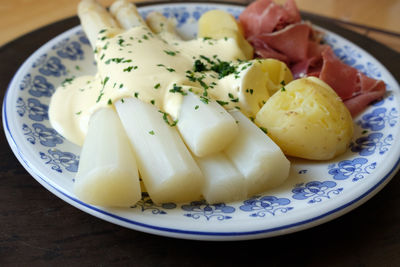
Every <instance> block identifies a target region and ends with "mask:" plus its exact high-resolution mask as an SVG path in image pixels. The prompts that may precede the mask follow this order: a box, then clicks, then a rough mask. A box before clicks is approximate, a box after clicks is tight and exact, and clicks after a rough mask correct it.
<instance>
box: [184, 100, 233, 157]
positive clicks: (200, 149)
mask: <svg viewBox="0 0 400 267" xmlns="http://www.w3.org/2000/svg"><path fill="white" fill-rule="evenodd" d="M178 119H179V121H178V124H177V126H178V129H179V132H180V133H181V135H182V138H183V139H184V141H185V143H186V145H187V146H188V147H189V149H190V150H191V151H192V152H193V153H194V154H195V155H196V156H198V157H203V156H206V155H210V154H212V153H216V152H219V151H222V150H223V149H224V148H225V147H226V146H228V145H229V143H231V142H232V140H233V139H234V138H235V137H236V135H237V133H238V127H237V125H236V122H235V120H234V119H233V118H232V116H231V115H230V114H229V113H228V112H227V111H226V110H225V109H224V108H223V107H222V106H221V105H220V104H218V103H217V102H215V101H214V100H208V99H205V98H200V97H199V96H197V95H195V94H193V93H191V92H187V95H185V96H184V97H183V100H182V105H181V107H180V111H179V115H178Z"/></svg>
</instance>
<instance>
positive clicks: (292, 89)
mask: <svg viewBox="0 0 400 267" xmlns="http://www.w3.org/2000/svg"><path fill="white" fill-rule="evenodd" d="M283 88H284V89H281V90H280V91H277V92H276V93H275V94H274V95H273V96H272V97H270V98H269V99H268V101H267V103H266V104H265V105H264V106H263V107H262V108H261V110H260V111H259V112H258V113H257V116H256V123H257V124H258V125H259V126H261V127H263V128H265V129H266V130H267V132H268V135H269V136H270V137H271V138H272V139H273V140H274V141H275V143H277V144H278V145H279V147H280V148H281V149H282V150H283V152H284V153H285V154H286V155H290V156H295V157H300V158H305V159H313V160H328V159H332V158H334V157H335V156H337V155H339V154H341V153H343V152H345V151H346V149H347V147H348V145H349V143H350V140H351V138H352V136H353V131H354V129H353V121H352V118H351V115H350V112H349V111H348V110H347V108H346V107H345V105H344V104H343V102H342V101H341V100H340V98H339V97H338V95H337V94H336V93H335V91H333V89H332V88H331V87H330V86H329V85H327V84H326V83H324V82H323V81H321V80H320V79H318V78H315V77H308V78H302V79H298V80H294V81H292V82H290V83H289V84H288V85H286V86H284V87H283Z"/></svg>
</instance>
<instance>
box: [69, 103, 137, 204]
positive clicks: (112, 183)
mask: <svg viewBox="0 0 400 267" xmlns="http://www.w3.org/2000/svg"><path fill="white" fill-rule="evenodd" d="M128 143H129V140H128V137H127V136H126V134H125V131H124V129H123V128H122V125H121V122H120V120H119V118H118V116H117V114H116V112H115V111H114V110H113V109H110V108H103V109H100V110H98V111H97V112H95V113H94V114H93V115H92V117H91V118H90V125H89V130H88V134H87V138H86V139H85V143H84V145H83V147H82V151H81V154H80V161H79V170H78V173H77V174H76V177H75V184H74V188H75V194H76V195H77V197H78V198H79V199H81V200H83V201H85V202H88V203H95V204H97V205H105V206H117V207H128V206H129V205H131V204H132V203H136V202H137V201H138V200H140V198H141V196H142V195H141V190H140V184H139V173H138V168H137V166H136V158H135V155H134V153H133V150H132V148H131V147H130V146H129V145H127V144H128Z"/></svg>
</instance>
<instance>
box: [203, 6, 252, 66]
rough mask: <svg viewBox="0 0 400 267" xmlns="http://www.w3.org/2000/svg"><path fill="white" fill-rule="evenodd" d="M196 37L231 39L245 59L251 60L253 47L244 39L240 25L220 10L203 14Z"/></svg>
mask: <svg viewBox="0 0 400 267" xmlns="http://www.w3.org/2000/svg"><path fill="white" fill-rule="evenodd" d="M197 36H198V37H210V38H213V39H222V38H233V39H234V40H235V41H236V42H237V44H238V46H239V47H240V48H241V50H242V51H243V54H244V55H245V56H246V58H247V59H251V58H253V53H254V50H253V47H252V46H251V45H250V43H249V42H248V41H247V40H246V39H245V38H244V32H243V28H242V27H241V25H240V24H239V23H238V22H237V21H236V19H235V18H234V17H233V16H232V15H231V14H229V13H227V12H225V11H222V10H210V11H208V12H206V13H204V14H203V15H202V16H201V17H200V19H199V22H198V33H197Z"/></svg>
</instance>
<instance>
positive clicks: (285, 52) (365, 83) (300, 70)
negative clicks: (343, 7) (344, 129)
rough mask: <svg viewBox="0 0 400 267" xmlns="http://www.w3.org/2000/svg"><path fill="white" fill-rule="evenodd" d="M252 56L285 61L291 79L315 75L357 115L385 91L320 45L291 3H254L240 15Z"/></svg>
mask: <svg viewBox="0 0 400 267" xmlns="http://www.w3.org/2000/svg"><path fill="white" fill-rule="evenodd" d="M239 20H240V23H241V24H242V25H243V29H244V32H245V35H246V38H247V40H248V41H249V42H250V43H251V44H252V45H253V46H254V50H255V54H256V56H258V57H262V58H275V59H278V60H281V61H283V62H285V63H286V64H287V65H288V66H289V67H290V69H291V71H292V73H293V76H294V78H299V77H304V76H315V77H319V78H320V79H321V80H323V81H325V82H326V83H327V84H329V85H330V86H331V87H332V88H333V89H334V90H335V91H336V93H337V94H338V95H339V97H341V99H342V100H343V102H344V104H345V105H346V106H347V107H348V109H349V111H350V113H351V114H352V116H356V115H357V114H358V113H360V112H361V111H362V110H364V109H365V108H366V107H367V106H368V105H369V104H370V103H371V102H373V101H375V100H377V99H379V98H381V97H382V96H383V95H384V94H385V91H386V86H385V83H384V82H383V81H380V80H375V79H372V78H370V77H367V76H366V75H364V74H363V73H361V72H360V71H358V70H357V69H355V68H353V67H351V66H348V65H346V64H345V63H343V62H342V61H341V60H340V59H339V58H338V57H337V56H336V55H335V54H334V53H333V50H332V48H331V47H330V46H328V45H324V44H321V43H320V38H319V34H318V32H316V31H315V30H314V29H313V28H312V27H311V24H309V23H305V22H301V17H300V13H299V11H298V9H297V6H296V3H295V2H294V0H288V1H287V2H286V3H285V4H284V5H283V6H281V5H278V4H276V3H274V2H273V1H272V0H257V1H255V2H253V3H252V4H250V5H249V6H248V7H247V8H246V9H245V10H244V11H243V12H242V14H241V15H240V16H239Z"/></svg>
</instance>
